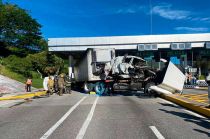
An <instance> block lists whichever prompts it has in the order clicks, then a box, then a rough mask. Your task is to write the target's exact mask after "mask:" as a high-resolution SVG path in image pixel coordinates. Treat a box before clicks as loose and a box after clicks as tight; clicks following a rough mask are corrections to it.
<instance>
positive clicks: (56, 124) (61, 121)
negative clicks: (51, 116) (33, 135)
mask: <svg viewBox="0 0 210 139" xmlns="http://www.w3.org/2000/svg"><path fill="white" fill-rule="evenodd" d="M86 97H87V96H84V97H83V98H82V99H80V100H79V101H78V102H77V103H76V104H75V105H74V106H72V107H71V108H70V109H69V110H68V111H67V112H66V114H64V115H63V117H61V119H60V120H59V121H57V123H55V124H54V125H53V126H52V127H51V128H50V129H49V130H48V131H47V132H46V133H45V134H44V135H43V136H42V137H41V138H40V139H47V138H48V137H49V136H50V135H51V134H52V133H53V132H54V131H55V130H56V129H57V128H58V127H59V126H60V125H61V124H62V123H63V121H64V120H65V119H66V118H67V117H68V116H69V115H70V114H71V113H72V112H73V111H74V110H75V109H76V108H77V107H78V106H79V104H80V103H81V102H82V101H83V100H84V99H85V98H86Z"/></svg>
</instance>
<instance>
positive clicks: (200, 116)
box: [160, 98, 208, 121]
mask: <svg viewBox="0 0 210 139" xmlns="http://www.w3.org/2000/svg"><path fill="white" fill-rule="evenodd" d="M160 99H161V100H162V101H164V102H166V103H168V104H171V105H175V106H177V107H178V108H180V109H182V110H184V111H185V112H187V113H189V114H191V115H193V116H196V117H199V118H203V120H207V119H206V117H204V116H202V115H200V114H197V113H195V112H192V111H190V110H187V109H185V108H184V107H181V106H179V105H177V104H175V103H172V102H170V101H167V100H165V99H162V98H160ZM207 121H208V120H207Z"/></svg>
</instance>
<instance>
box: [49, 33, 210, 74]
mask: <svg viewBox="0 0 210 139" xmlns="http://www.w3.org/2000/svg"><path fill="white" fill-rule="evenodd" d="M48 46H49V51H51V52H56V53H58V52H64V53H66V54H68V55H69V73H70V74H71V73H72V67H73V65H74V63H75V61H77V60H79V59H80V58H81V57H82V55H83V54H84V53H85V51H86V50H87V49H88V48H114V49H115V50H116V54H117V55H122V54H124V53H128V54H131V55H137V56H141V57H143V58H145V59H150V60H151V59H152V58H153V57H154V55H159V57H162V58H168V59H172V58H173V59H174V60H175V61H177V60H178V63H180V64H182V66H183V67H185V66H187V65H189V64H190V65H191V66H193V63H194V61H195V60H196V58H197V57H195V55H198V56H199V55H203V56H207V57H209V59H210V33H202V34H172V35H140V36H110V37H79V38H77V37H75V38H49V41H48ZM207 49H208V50H207ZM171 52H172V53H171ZM180 56H181V57H180ZM75 59H76V60H75ZM159 67H160V66H159Z"/></svg>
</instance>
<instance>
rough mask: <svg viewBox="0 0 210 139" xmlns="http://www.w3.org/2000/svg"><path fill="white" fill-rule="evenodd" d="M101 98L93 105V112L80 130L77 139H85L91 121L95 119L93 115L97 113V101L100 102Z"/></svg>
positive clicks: (91, 111)
mask: <svg viewBox="0 0 210 139" xmlns="http://www.w3.org/2000/svg"><path fill="white" fill-rule="evenodd" d="M98 99H99V97H97V98H96V99H95V101H94V103H93V106H92V107H91V110H90V112H89V114H88V116H87V118H86V120H85V122H84V123H83V125H82V128H81V129H80V131H79V133H78V134H77V137H76V139H83V137H84V135H85V132H86V130H87V128H88V125H89V124H90V121H91V119H92V117H93V113H94V111H95V108H96V104H97V101H98Z"/></svg>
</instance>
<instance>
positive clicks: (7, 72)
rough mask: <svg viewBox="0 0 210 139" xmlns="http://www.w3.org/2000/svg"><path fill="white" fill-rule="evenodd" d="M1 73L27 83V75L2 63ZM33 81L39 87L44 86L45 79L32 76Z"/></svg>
mask: <svg viewBox="0 0 210 139" xmlns="http://www.w3.org/2000/svg"><path fill="white" fill-rule="evenodd" d="M0 74H1V75H4V76H7V77H9V78H11V79H14V80H17V81H19V82H22V83H25V81H26V77H24V76H23V75H21V74H18V73H15V72H13V71H11V70H9V69H8V68H6V67H5V66H2V65H0ZM32 81H33V84H32V86H33V87H35V88H38V89H39V88H43V85H42V83H43V79H40V78H39V77H35V78H32Z"/></svg>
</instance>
